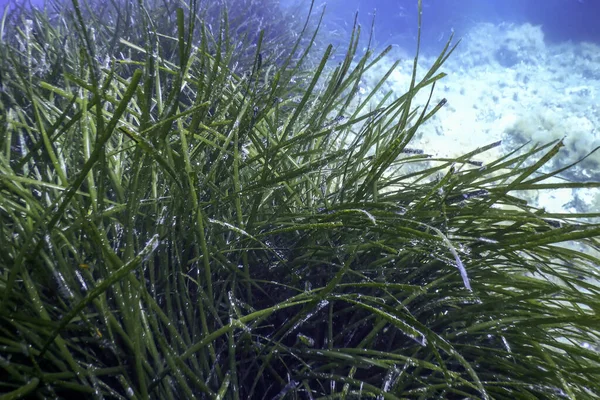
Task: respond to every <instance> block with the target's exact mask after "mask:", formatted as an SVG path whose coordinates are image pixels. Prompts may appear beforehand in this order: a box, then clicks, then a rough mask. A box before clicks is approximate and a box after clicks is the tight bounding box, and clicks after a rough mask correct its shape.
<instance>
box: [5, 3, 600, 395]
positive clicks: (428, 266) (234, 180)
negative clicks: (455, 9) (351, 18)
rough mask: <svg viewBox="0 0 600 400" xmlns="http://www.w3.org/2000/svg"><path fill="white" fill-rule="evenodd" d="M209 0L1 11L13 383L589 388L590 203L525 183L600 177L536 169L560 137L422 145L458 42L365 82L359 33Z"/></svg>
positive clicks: (148, 388) (258, 390)
mask: <svg viewBox="0 0 600 400" xmlns="http://www.w3.org/2000/svg"><path fill="white" fill-rule="evenodd" d="M175 3H177V7H175V6H174V4H175ZM208 3H210V4H204V3H198V4H196V2H195V1H192V2H191V3H184V2H164V4H163V3H161V2H147V3H146V2H142V1H140V2H114V3H110V4H111V6H107V8H106V9H105V10H104V11H103V12H102V13H92V12H90V9H91V8H89V9H88V8H87V7H88V4H87V3H85V4H84V3H81V4H80V3H79V1H78V0H73V4H72V7H66V8H64V9H56V10H54V11H52V10H51V9H50V10H49V11H48V13H42V12H39V11H31V10H26V9H19V10H17V11H15V12H13V13H10V14H7V15H6V16H5V20H4V21H3V24H2V32H0V35H1V36H0V37H1V38H2V40H1V42H0V78H1V79H2V82H1V84H2V87H1V91H0V96H2V102H1V108H0V111H1V114H0V115H1V119H0V240H1V242H0V301H1V308H0V376H2V379H0V392H1V393H4V395H3V397H1V398H3V399H4V398H7V399H17V398H21V397H26V396H29V397H32V398H48V397H49V398H56V397H63V398H71V396H74V395H83V396H86V397H90V398H91V397H94V398H142V399H144V398H155V399H179V398H218V399H225V398H227V399H237V398H242V399H246V398H257V399H262V398H265V399H283V398H302V399H315V398H382V399H383V398H385V399H399V398H411V399H412V398H414V399H430V398H451V399H452V398H457V399H458V398H472V399H475V398H481V399H540V398H543V399H562V398H572V399H574V398H578V399H586V398H590V399H591V398H597V396H600V354H599V352H598V350H599V349H598V343H599V342H598V340H599V337H598V336H599V329H598V327H599V322H600V321H599V317H598V313H599V312H600V297H599V292H600V287H599V285H598V275H599V273H598V265H599V264H600V261H599V260H598V251H599V250H600V243H599V241H598V238H597V237H598V235H599V234H600V225H599V224H595V223H592V222H590V221H592V218H594V217H599V216H600V215H598V214H585V215H583V214H578V215H576V214H569V215H557V214H549V213H547V212H545V211H544V210H539V209H536V208H534V207H532V206H530V205H528V204H526V203H525V202H524V201H522V200H520V199H519V198H518V197H515V194H514V193H513V192H516V191H519V190H552V189H555V188H559V187H584V186H585V187H598V186H600V185H599V184H597V183H585V184H567V183H561V184H556V183H548V178H551V177H553V176H554V175H556V174H558V173H560V172H562V171H554V172H544V173H542V172H540V171H541V170H540V168H541V167H543V166H544V165H545V164H546V163H547V162H548V161H549V160H551V159H552V158H553V157H555V156H557V154H559V152H560V148H561V145H562V144H561V142H560V141H559V142H554V143H550V144H545V145H535V146H532V147H529V148H526V149H517V150H515V152H513V153H511V154H507V155H506V156H504V157H503V158H501V159H499V160H496V161H494V162H491V163H488V164H487V165H485V166H482V165H481V163H479V162H478V161H477V157H478V155H479V154H481V153H483V152H485V151H487V150H489V149H490V148H492V147H494V146H497V145H498V143H492V144H490V145H489V146H487V147H485V148H479V149H473V150H472V151H470V152H469V153H467V154H465V155H464V156H462V157H459V158H456V159H435V158H432V157H429V156H428V155H426V154H424V153H423V152H421V151H418V150H415V149H414V148H411V147H410V146H409V144H410V142H411V139H412V138H413V136H414V135H415V133H416V132H417V130H418V129H419V127H420V125H421V124H423V123H425V122H426V121H427V120H428V119H429V118H430V117H431V116H432V115H433V114H434V113H435V112H436V111H437V110H438V109H439V108H441V107H443V105H444V103H445V100H444V101H442V102H440V103H438V104H430V103H428V104H427V105H425V106H424V107H415V105H414V104H413V98H414V97H415V95H416V94H417V93H419V92H421V91H424V90H428V91H430V90H431V91H432V90H433V88H434V86H435V83H436V82H437V81H438V80H439V79H442V78H443V77H444V74H443V73H442V72H440V68H441V67H442V65H443V63H444V61H445V60H446V58H447V57H449V56H450V53H451V52H452V50H453V48H454V47H453V46H452V45H451V43H450V42H448V43H447V45H446V47H445V48H444V49H443V50H442V52H441V54H440V56H439V58H438V59H437V61H436V62H435V63H434V64H433V65H432V66H431V68H430V69H429V70H428V71H419V74H417V70H416V66H417V60H418V54H417V57H415V63H414V65H415V67H414V70H413V72H412V82H411V85H410V88H409V90H408V92H407V93H406V94H404V95H402V96H400V97H395V96H394V94H393V93H383V94H380V93H379V89H380V87H381V86H382V85H383V83H384V81H385V79H386V76H384V77H382V80H381V83H380V85H377V87H375V88H372V89H370V90H368V91H367V92H366V93H364V89H365V88H363V87H362V86H361V77H362V76H363V74H364V73H365V72H366V71H367V70H369V68H371V67H372V66H373V65H374V64H375V63H377V62H379V61H380V60H381V58H382V57H383V56H384V54H385V53H386V51H384V52H383V53H381V54H374V52H373V50H372V49H371V48H368V49H367V50H366V52H365V53H364V54H362V55H359V54H357V46H358V41H359V36H360V27H358V26H356V25H355V26H354V29H353V30H352V32H350V33H349V43H348V47H347V49H346V51H345V57H343V58H342V60H341V62H340V63H339V64H337V65H331V62H330V60H331V58H332V55H333V53H334V49H333V47H332V46H328V47H323V48H320V47H319V48H316V47H315V45H314V43H315V37H317V36H316V35H317V30H318V26H319V23H320V19H318V18H317V19H316V20H315V19H313V20H311V19H310V18H309V19H307V22H306V24H304V25H300V26H299V29H298V32H297V34H292V33H291V32H293V30H292V31H290V28H289V24H286V21H287V19H286V18H288V17H287V16H285V15H283V14H281V15H279V16H276V17H273V16H272V15H273V14H269V15H270V16H267V15H263V16H261V14H260V13H261V12H264V10H263V11H261V10H262V9H261V8H260V7H257V4H259V3H257V2H255V1H251V0H228V1H224V2H222V3H219V4H218V6H216V5H215V2H208ZM242 3H243V4H242ZM273 3H274V2H273ZM55 6H56V5H55ZM241 6H244V7H246V9H245V10H250V11H252V12H251V13H250V14H249V15H251V16H252V18H254V19H252V18H250V17H247V18H245V19H244V18H241V17H240V15H246V14H244V13H241V11H240V10H242V9H240V8H236V7H241ZM419 6H420V2H419ZM252 7H255V8H254V9H253V8H252ZM267 14H268V13H267ZM133 16H134V17H135V18H133ZM249 18H250V19H249ZM6 21H11V23H10V24H7V22H6ZM249 21H250V22H252V21H254V22H255V23H258V22H257V21H262V22H260V23H261V24H262V25H260V26H255V25H252V24H251V25H250V26H249V25H248V22H249ZM9 26H11V27H10V28H9ZM419 26H420V21H419ZM317 43H318V42H317ZM395 67H396V65H394V66H392V67H391V69H390V73H391V72H392V70H393V69H394V68H395ZM417 75H418V76H422V78H420V79H417ZM376 98H377V99H380V102H379V103H376V102H375V99H376ZM430 99H431V96H430ZM532 160H533V161H532Z"/></svg>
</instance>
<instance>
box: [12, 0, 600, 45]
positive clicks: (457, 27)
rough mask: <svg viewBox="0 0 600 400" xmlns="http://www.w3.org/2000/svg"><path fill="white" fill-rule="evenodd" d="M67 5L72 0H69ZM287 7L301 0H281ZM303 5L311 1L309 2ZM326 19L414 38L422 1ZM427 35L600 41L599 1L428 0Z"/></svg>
mask: <svg viewBox="0 0 600 400" xmlns="http://www.w3.org/2000/svg"><path fill="white" fill-rule="evenodd" d="M15 1H17V2H18V3H25V4H33V5H37V6H40V5H42V4H43V0H29V1H23V0H0V9H1V10H0V14H2V12H3V10H4V7H5V6H6V5H7V4H10V3H15ZM65 1H66V2H67V3H70V1H68V0H65ZM281 3H282V6H283V7H285V6H287V5H288V4H290V3H294V4H297V3H298V0H281ZM300 3H303V4H304V5H307V4H309V3H310V1H309V0H302V1H301V2H300ZM323 4H326V5H327V14H326V18H327V19H326V20H327V22H330V23H337V24H351V23H352V21H353V18H354V14H355V13H356V11H359V22H360V23H361V25H362V26H363V27H370V25H371V21H372V17H373V14H374V13H375V15H376V39H378V40H379V41H380V42H385V40H386V38H387V37H389V36H395V37H398V38H405V40H406V42H407V43H409V42H411V40H412V39H414V37H415V35H416V18H417V0H330V1H327V2H316V5H317V7H320V6H322V5H323ZM423 6H424V10H423V11H424V12H423V28H424V29H423V39H424V44H425V46H429V45H435V43H436V42H437V41H438V40H439V39H443V38H444V37H447V35H448V34H449V33H450V32H451V31H452V30H454V31H455V32H456V33H457V34H458V35H459V36H461V34H462V33H464V32H466V31H467V30H468V29H469V28H470V27H471V26H472V25H473V24H475V23H478V22H493V23H499V22H515V23H523V22H529V23H532V24H535V25H542V28H543V31H544V34H545V37H546V39H547V40H548V41H550V42H563V41H591V42H596V43H600V0H423Z"/></svg>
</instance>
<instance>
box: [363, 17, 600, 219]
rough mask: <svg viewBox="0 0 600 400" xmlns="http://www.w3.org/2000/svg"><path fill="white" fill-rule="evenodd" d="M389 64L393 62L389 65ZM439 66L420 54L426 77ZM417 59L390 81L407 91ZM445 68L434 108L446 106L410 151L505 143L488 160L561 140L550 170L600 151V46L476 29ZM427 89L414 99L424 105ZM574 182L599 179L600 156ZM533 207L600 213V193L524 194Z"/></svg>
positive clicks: (376, 72) (527, 28) (535, 29)
mask: <svg viewBox="0 0 600 400" xmlns="http://www.w3.org/2000/svg"><path fill="white" fill-rule="evenodd" d="M399 57H400V56H399V55H398V54H391V55H389V56H388V58H387V59H385V60H383V61H382V62H381V63H380V64H379V65H377V66H376V67H375V68H373V70H371V71H369V73H368V74H367V77H366V81H367V84H368V85H369V86H374V85H375V83H376V82H377V80H378V79H380V78H381V76H382V75H383V74H384V73H385V72H386V71H387V69H388V68H389V66H390V65H391V64H392V62H393V61H394V60H395V59H397V58H399ZM388 60H389V62H388ZM433 61H434V58H433V57H422V58H421V59H420V61H419V65H420V66H421V67H420V72H421V74H423V73H424V72H425V71H426V70H427V68H428V66H430V65H431V64H432V63H433ZM412 62H413V60H412V59H405V60H404V61H402V63H401V64H400V66H399V68H398V69H397V71H395V72H394V73H393V74H392V75H391V76H390V79H389V80H388V83H387V84H386V87H385V88H386V89H392V90H394V91H395V92H396V93H397V95H401V94H403V93H404V92H405V91H406V89H407V88H408V86H409V83H410V73H411V70H412ZM442 70H443V71H444V72H446V73H447V74H448V76H447V77H445V78H444V79H442V80H441V81H440V82H439V83H438V85H437V86H436V90H435V92H434V95H433V98H432V104H433V105H435V104H437V102H439V101H440V100H441V99H442V98H446V99H447V100H448V104H447V105H446V106H445V107H444V108H442V110H440V111H439V112H438V113H437V115H436V116H435V117H434V118H432V119H431V120H430V121H428V122H427V123H426V124H425V125H424V126H423V127H422V129H421V131H420V133H419V134H418V136H417V137H416V140H415V141H414V142H413V143H411V147H420V148H422V149H423V150H425V152H426V153H428V154H432V155H436V156H457V155H461V154H464V153H466V152H468V151H470V150H474V149H476V148H478V147H481V146H484V145H487V144H490V143H493V142H495V141H497V140H502V141H503V145H502V146H501V147H498V148H496V149H493V150H492V151H489V152H486V153H484V154H481V155H480V156H478V160H480V161H484V162H485V161H490V160H493V159H496V158H497V157H498V156H500V155H502V154H505V153H507V152H508V151H510V150H513V149H514V148H516V147H517V146H519V145H521V144H523V143H525V142H527V141H532V142H533V143H547V142H550V141H552V140H555V139H560V138H564V144H565V147H564V148H562V149H561V152H560V153H559V155H558V156H557V157H556V158H555V160H554V161H553V163H552V165H551V167H553V168H558V167H562V166H565V165H568V164H570V163H573V162H575V161H577V160H579V159H581V158H583V157H584V156H586V155H587V154H588V153H589V152H590V151H592V150H593V149H594V148H596V147H598V146H600V46H598V45H595V44H591V43H564V44H560V45H556V44H548V43H546V42H545V41H544V34H543V31H542V28H541V27H539V26H532V25H530V24H524V25H509V24H500V25H494V24H487V23H485V24H479V25H476V26H474V27H473V29H472V30H471V31H470V32H469V33H468V34H467V35H466V36H465V37H464V38H463V39H462V42H461V43H460V44H459V46H458V48H457V50H456V51H455V53H454V54H452V56H450V58H449V59H448V61H447V63H446V64H445V65H444V66H443V68H442ZM428 94H429V93H428V91H423V93H421V94H420V95H419V97H418V98H417V101H418V102H420V104H424V102H425V100H426V98H427V95H428ZM568 178H569V179H570V180H572V181H578V182H585V181H592V180H595V181H598V180H600V151H598V152H596V153H594V154H592V155H591V156H589V157H588V158H586V159H585V160H584V161H583V162H582V163H580V164H579V165H578V166H577V167H576V168H574V169H572V170H571V171H570V172H569V173H568ZM523 195H524V196H525V197H527V196H530V197H528V198H527V199H528V200H530V201H531V202H532V204H534V205H537V206H539V207H544V208H546V210H548V211H552V212H573V211H587V212H594V211H595V212H598V211H600V190H598V189H588V190H580V189H578V190H571V189H563V190H556V191H555V190H553V191H540V192H538V193H535V194H533V193H524V194H523Z"/></svg>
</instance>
